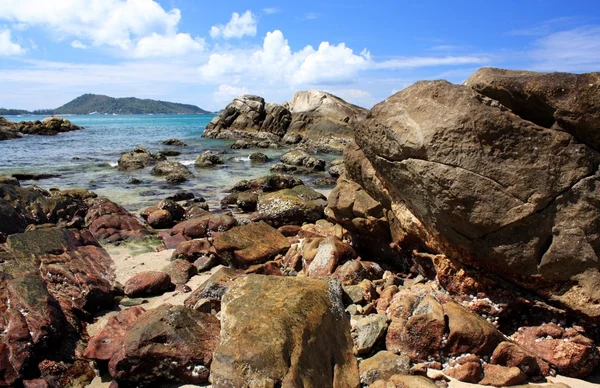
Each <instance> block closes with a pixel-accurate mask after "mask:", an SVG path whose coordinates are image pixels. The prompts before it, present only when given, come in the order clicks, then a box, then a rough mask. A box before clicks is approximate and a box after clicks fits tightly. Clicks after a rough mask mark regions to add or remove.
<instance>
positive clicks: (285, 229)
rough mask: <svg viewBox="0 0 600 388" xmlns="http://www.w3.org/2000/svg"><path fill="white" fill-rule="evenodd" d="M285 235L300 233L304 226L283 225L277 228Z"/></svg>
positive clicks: (290, 235)
mask: <svg viewBox="0 0 600 388" xmlns="http://www.w3.org/2000/svg"><path fill="white" fill-rule="evenodd" d="M277 230H278V231H279V232H281V234H283V235H284V236H285V237H292V236H295V235H297V234H298V232H300V230H302V228H301V227H300V226H298V225H283V226H280V227H279V228H277Z"/></svg>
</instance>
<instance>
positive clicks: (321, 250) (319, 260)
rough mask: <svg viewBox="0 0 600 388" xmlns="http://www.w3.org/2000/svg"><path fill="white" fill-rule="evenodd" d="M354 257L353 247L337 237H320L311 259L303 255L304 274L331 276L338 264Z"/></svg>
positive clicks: (315, 276) (355, 255) (317, 276)
mask: <svg viewBox="0 0 600 388" xmlns="http://www.w3.org/2000/svg"><path fill="white" fill-rule="evenodd" d="M356 257H357V254H356V252H355V251H354V249H352V247H351V246H350V245H347V244H345V243H343V242H342V241H340V240H339V239H338V238H337V237H328V238H326V239H322V240H321V241H320V242H319V245H318V247H317V251H316V254H315V255H314V257H313V258H312V259H311V258H310V256H304V261H305V262H306V264H305V265H306V268H307V269H306V274H307V276H308V277H311V278H319V277H326V276H331V275H332V274H333V273H334V272H335V270H336V268H337V266H338V265H341V264H343V263H344V262H346V261H348V260H353V259H355V258H356Z"/></svg>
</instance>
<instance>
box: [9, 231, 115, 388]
mask: <svg viewBox="0 0 600 388" xmlns="http://www.w3.org/2000/svg"><path fill="white" fill-rule="evenodd" d="M0 247H1V248H0V333H2V335H0V385H6V386H14V384H16V385H19V384H18V380H20V379H28V378H29V379H31V378H33V377H40V376H42V377H44V376H45V372H44V371H43V370H42V367H41V366H40V367H39V368H38V367H37V365H38V363H39V364H40V365H42V363H43V362H45V361H48V360H56V361H60V362H61V363H64V368H61V369H60V370H57V371H56V372H55V373H54V374H55V375H56V376H55V378H56V379H60V378H64V379H65V381H66V380H68V378H69V377H68V374H69V373H70V369H69V368H70V367H71V366H73V360H72V358H70V357H71V355H72V354H73V353H74V351H75V344H76V343H77V341H78V340H80V339H81V338H82V336H83V334H82V333H83V330H84V325H85V323H84V322H83V321H85V320H90V319H91V316H92V314H93V313H95V312H96V311H97V310H99V309H104V308H109V307H110V306H112V304H113V297H114V289H113V285H114V282H115V280H114V279H115V274H114V269H113V266H114V263H113V262H112V260H111V258H110V256H109V255H108V254H107V253H106V251H105V250H104V249H102V248H101V247H100V246H99V244H98V242H97V241H96V240H95V239H94V238H93V236H92V235H91V234H90V233H89V232H88V231H87V230H83V231H77V230H63V229H58V228H44V229H38V230H33V231H30V232H27V233H16V234H12V235H10V236H8V238H7V242H6V244H4V245H2V246H0ZM84 373H85V372H84V371H81V374H82V375H83V374H84ZM82 379H83V377H82Z"/></svg>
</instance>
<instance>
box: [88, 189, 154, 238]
mask: <svg viewBox="0 0 600 388" xmlns="http://www.w3.org/2000/svg"><path fill="white" fill-rule="evenodd" d="M86 204H87V205H88V206H89V209H88V211H87V213H86V215H85V224H86V225H87V226H88V227H89V229H90V232H92V234H93V235H94V237H96V238H97V239H98V240H99V241H102V242H112V243H115V242H120V241H125V240H142V239H144V238H145V237H147V236H148V235H149V233H148V231H147V230H146V229H145V228H144V226H143V225H142V224H141V223H140V222H139V221H138V220H137V219H136V218H135V217H134V216H132V215H131V214H130V213H129V212H128V211H127V210H125V209H124V208H123V207H121V206H119V205H117V204H116V203H114V202H111V201H109V200H108V199H106V198H93V199H88V200H86Z"/></svg>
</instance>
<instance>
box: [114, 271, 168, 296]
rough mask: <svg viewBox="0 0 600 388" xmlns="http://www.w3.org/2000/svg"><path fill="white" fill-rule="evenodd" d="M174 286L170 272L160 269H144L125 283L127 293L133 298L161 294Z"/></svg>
mask: <svg viewBox="0 0 600 388" xmlns="http://www.w3.org/2000/svg"><path fill="white" fill-rule="evenodd" d="M172 288H173V284H172V283H171V277H170V276H169V275H168V274H166V273H164V272H159V271H144V272H139V273H137V274H135V275H133V276H132V277H131V278H130V279H129V280H128V281H127V282H126V283H125V295H127V296H129V297H131V298H135V297H138V296H153V295H160V294H163V293H165V292H167V291H169V290H171V289H172Z"/></svg>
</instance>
